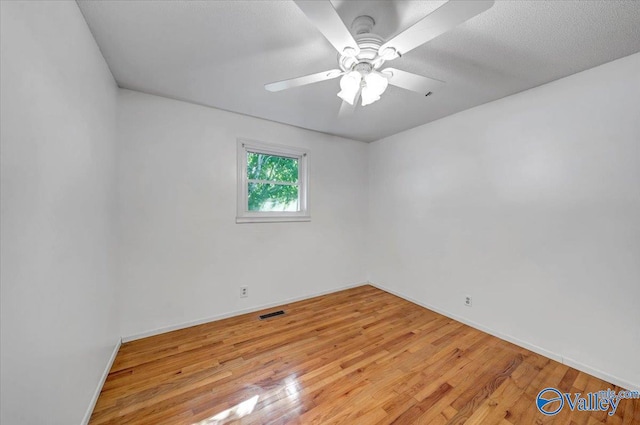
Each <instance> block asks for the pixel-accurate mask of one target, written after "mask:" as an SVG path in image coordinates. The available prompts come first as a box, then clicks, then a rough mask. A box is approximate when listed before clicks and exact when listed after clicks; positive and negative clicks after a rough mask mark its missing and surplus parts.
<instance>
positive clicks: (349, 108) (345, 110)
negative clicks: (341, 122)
mask: <svg viewBox="0 0 640 425" xmlns="http://www.w3.org/2000/svg"><path fill="white" fill-rule="evenodd" d="M357 100H358V99H356V101H355V102H353V105H349V104H348V103H347V102H345V101H344V100H343V101H342V104H341V105H340V110H339V111H338V118H348V117H350V116H351V115H353V113H354V112H355V111H356V107H357V106H358V102H357Z"/></svg>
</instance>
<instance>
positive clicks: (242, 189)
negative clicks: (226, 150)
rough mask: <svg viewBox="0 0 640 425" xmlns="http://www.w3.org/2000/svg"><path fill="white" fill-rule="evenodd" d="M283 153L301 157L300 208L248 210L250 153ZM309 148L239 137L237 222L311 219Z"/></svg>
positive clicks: (299, 168)
mask: <svg viewBox="0 0 640 425" xmlns="http://www.w3.org/2000/svg"><path fill="white" fill-rule="evenodd" d="M248 152H255V153H261V154H265V155H276V156H284V157H287V158H295V159H297V160H298V197H299V208H300V210H299V211H249V199H248V193H247V192H248V179H247V153H248ZM308 197H309V151H308V150H306V149H300V148H293V147H289V146H282V145H274V144H270V143H263V142H258V141H255V140H249V139H238V205H237V208H238V209H237V216H236V223H274V222H286V221H311V216H310V214H309V200H308Z"/></svg>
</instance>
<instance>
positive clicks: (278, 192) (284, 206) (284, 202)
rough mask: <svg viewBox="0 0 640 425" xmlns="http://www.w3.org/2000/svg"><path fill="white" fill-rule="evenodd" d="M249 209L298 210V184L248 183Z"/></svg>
mask: <svg viewBox="0 0 640 425" xmlns="http://www.w3.org/2000/svg"><path fill="white" fill-rule="evenodd" d="M248 189H249V190H248V191H247V193H248V195H249V211H299V210H300V208H299V206H298V186H296V185H283V184H268V183H249V187H248Z"/></svg>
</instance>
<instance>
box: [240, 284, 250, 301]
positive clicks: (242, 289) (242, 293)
mask: <svg viewBox="0 0 640 425" xmlns="http://www.w3.org/2000/svg"><path fill="white" fill-rule="evenodd" d="M248 296H249V287H248V286H241V287H240V298H247V297H248Z"/></svg>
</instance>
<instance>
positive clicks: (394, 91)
mask: <svg viewBox="0 0 640 425" xmlns="http://www.w3.org/2000/svg"><path fill="white" fill-rule="evenodd" d="M78 3H79V5H80V8H81V10H82V13H83V14H84V16H85V18H86V20H87V22H88V24H89V27H90V28H91V31H92V32H93V34H94V36H95V38H96V41H97V42H98V45H99V46H100V49H101V50H102V52H103V54H104V57H105V58H106V60H107V63H108V64H109V67H110V68H111V71H112V72H113V75H114V77H115V79H116V80H117V82H118V84H119V85H120V86H121V87H123V88H128V89H132V90H139V91H142V92H146V93H152V94H157V95H161V96H166V97H170V98H175V99H181V100H186V101H189V102H194V103H198V104H202V105H209V106H213V107H216V108H221V109H225V110H229V111H234V112H240V113H243V114H247V115H252V116H256V117H260V118H265V119H269V120H273V121H278V122H283V123H287V124H292V125H295V126H299V127H303V128H308V129H312V130H317V131H322V132H325V133H330V134H336V135H340V136H344V137H349V138H352V139H356V140H363V141H373V140H377V139H380V138H382V137H386V136H389V135H391V134H394V133H397V132H400V131H403V130H406V129H409V128H412V127H415V126H418V125H421V124H425V123H427V122H430V121H433V120H436V119H438V118H442V117H444V116H447V115H451V114H453V113H456V112H459V111H462V110H464V109H467V108H470V107H473V106H476V105H480V104H482V103H486V102H489V101H492V100H495V99H499V98H501V97H504V96H507V95H510V94H513V93H517V92H519V91H522V90H526V89H529V88H532V87H535V86H538V85H540V84H543V83H547V82H549V81H553V80H556V79H558V78H561V77H564V76H567V75H570V74H573V73H576V72H579V71H582V70H585V69H588V68H591V67H594V66H597V65H600V64H602V63H605V62H609V61H611V60H614V59H617V58H620V57H623V56H626V55H629V54H632V53H635V52H638V51H640V1H538V0H536V1H504V2H503V1H497V2H496V4H495V5H494V6H493V8H491V9H489V10H488V11H487V12H485V13H483V14H481V15H479V16H477V17H475V18H473V19H471V20H470V21H468V22H466V23H464V24H462V25H460V26H458V27H456V28H455V29H454V30H452V31H450V32H448V33H445V34H443V35H442V36H440V37H438V38H436V39H434V40H432V41H431V42H429V43H427V44H425V45H422V46H420V47H418V48H417V49H415V50H413V51H411V52H409V53H408V54H407V55H405V56H403V57H402V58H400V59H397V60H395V61H393V62H389V65H390V66H393V67H395V68H399V69H404V70H406V71H410V72H414V73H416V74H421V75H425V76H428V77H432V78H436V79H439V80H444V81H446V82H447V84H446V86H445V87H444V88H443V89H441V90H439V91H438V92H437V93H434V94H433V95H432V96H429V97H425V96H423V95H420V94H417V93H413V92H409V91H405V90H403V89H400V88H397V87H392V86H389V88H388V89H387V91H386V92H385V93H384V94H383V95H382V99H381V100H380V101H378V102H376V103H374V104H372V105H369V106H367V107H358V109H356V111H355V114H354V115H352V116H350V117H344V118H340V117H338V110H339V108H340V104H341V100H340V99H339V98H338V97H337V96H336V93H337V92H338V91H339V80H338V79H336V80H331V81H324V82H321V83H317V84H314V85H310V86H304V87H299V88H293V89H290V90H285V91H282V92H277V93H271V92H268V91H266V90H265V89H264V84H265V83H269V82H273V81H278V80H283V79H287V78H293V77H297V76H301V75H306V74H312V73H315V72H319V71H323V70H328V69H333V68H336V67H337V55H336V52H335V50H333V48H332V46H331V45H330V44H329V42H328V41H326V39H325V38H324V37H323V36H322V35H321V34H320V33H319V32H318V31H317V29H316V28H315V27H314V26H313V25H312V24H311V23H310V22H309V21H308V20H307V18H306V17H305V16H304V15H303V13H302V12H301V11H300V10H299V9H298V8H297V6H296V5H295V4H294V3H293V2H288V1H167V0H161V1H150V0H143V1H109V0H106V1H79V2H78ZM333 3H334V6H335V7H336V9H337V10H338V13H339V14H340V16H341V17H342V19H343V21H344V22H345V23H346V24H347V25H348V26H349V27H350V26H351V22H352V21H353V19H354V18H355V17H356V16H359V15H369V16H371V17H373V18H374V19H375V21H376V26H375V27H374V32H375V33H377V34H379V35H380V36H382V37H383V38H385V39H386V38H389V37H390V36H392V35H394V34H396V33H398V32H400V31H401V30H402V29H404V28H406V27H407V26H409V25H411V24H412V23H414V22H416V21H417V20H419V19H420V18H422V17H423V16H425V15H426V14H427V13H429V12H431V11H432V10H434V9H435V8H437V7H438V6H439V5H441V4H442V3H443V2H442V1H437V2H426V1H353V0H349V1H347V0H342V1H337V0H334V2H333Z"/></svg>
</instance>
